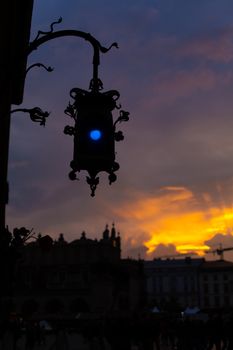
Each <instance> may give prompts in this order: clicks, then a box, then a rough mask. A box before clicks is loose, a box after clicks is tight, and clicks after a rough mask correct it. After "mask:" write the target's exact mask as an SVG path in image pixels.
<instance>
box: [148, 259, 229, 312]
mask: <svg viewBox="0 0 233 350" xmlns="http://www.w3.org/2000/svg"><path fill="white" fill-rule="evenodd" d="M144 270H145V283H146V292H147V299H148V303H149V305H153V306H157V307H159V308H161V309H163V308H164V307H167V306H168V305H169V304H170V307H172V305H173V306H176V307H177V309H183V310H184V309H186V308H187V307H189V308H193V307H198V308H200V309H215V308H232V307H233V263H232V262H228V261H224V260H217V261H206V260H205V259H203V258H200V259H192V258H190V257H187V258H185V259H166V260H162V259H154V260H151V261H145V262H144Z"/></svg>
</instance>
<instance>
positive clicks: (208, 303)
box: [204, 297, 210, 307]
mask: <svg viewBox="0 0 233 350" xmlns="http://www.w3.org/2000/svg"><path fill="white" fill-rule="evenodd" d="M204 304H205V307H208V306H209V305H210V302H209V298H208V297H205V298H204Z"/></svg>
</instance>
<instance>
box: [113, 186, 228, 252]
mask: <svg viewBox="0 0 233 350" xmlns="http://www.w3.org/2000/svg"><path fill="white" fill-rule="evenodd" d="M205 198H206V208H204V209H203V203H202V205H201V204H200V203H199V202H198V199H197V198H196V197H195V195H194V194H193V193H192V191H190V190H189V189H187V188H185V187H165V188H162V189H161V190H160V192H159V193H158V195H157V196H155V197H150V198H140V199H138V200H136V201H134V202H133V203H130V205H129V204H128V205H127V206H126V207H124V206H123V207H121V208H118V209H117V214H118V215H119V216H121V217H123V218H124V220H127V226H128V227H130V225H131V224H132V226H133V227H134V228H135V227H137V228H138V229H139V230H141V232H146V233H148V234H147V237H148V238H146V239H145V240H144V245H145V246H146V247H147V248H148V253H149V254H150V253H152V252H154V251H155V249H156V248H157V247H158V245H159V244H164V245H170V244H173V245H174V246H175V247H176V250H177V251H178V252H180V253H186V252H188V251H192V252H196V253H198V254H200V255H201V254H203V252H204V251H205V250H208V249H209V247H208V246H207V245H206V244H205V243H204V242H205V241H207V240H209V239H211V238H212V237H213V236H214V235H215V234H216V233H218V232H222V233H223V234H227V233H229V227H230V228H231V227H233V211H232V209H231V208H224V209H223V208H218V207H215V206H214V205H213V203H211V199H210V196H208V195H207V194H205V195H204V196H203V199H204V200H205Z"/></svg>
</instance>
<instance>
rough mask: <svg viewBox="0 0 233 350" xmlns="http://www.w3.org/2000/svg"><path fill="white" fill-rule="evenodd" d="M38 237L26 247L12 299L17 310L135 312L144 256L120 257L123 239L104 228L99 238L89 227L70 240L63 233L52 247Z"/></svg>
mask: <svg viewBox="0 0 233 350" xmlns="http://www.w3.org/2000/svg"><path fill="white" fill-rule="evenodd" d="M39 241H40V240H37V241H36V242H34V243H30V244H27V245H26V246H24V247H23V248H22V251H21V258H20V260H19V263H18V264H17V267H16V271H15V278H14V287H13V292H12V296H11V299H12V302H13V304H14V307H15V310H16V311H17V312H19V313H23V314H25V313H29V314H30V313H31V314H32V313H33V314H45V315H49V314H53V315H55V314H57V315H58V314H59V313H60V314H62V315H67V317H75V316H76V315H77V314H80V313H92V314H94V313H95V314H102V315H103V314H104V315H107V314H114V313H125V314H127V313H131V312H133V310H134V309H136V308H137V307H138V304H139V303H140V300H141V295H142V290H143V277H142V275H143V266H142V264H141V263H140V261H135V260H130V259H121V238H120V235H119V233H118V234H116V231H115V227H114V226H113V227H112V229H111V230H109V229H108V227H106V229H105V230H104V232H103V234H102V238H101V239H100V240H97V239H89V238H87V237H86V234H85V232H83V233H82V234H81V237H80V238H79V239H76V240H74V241H72V242H70V243H67V242H66V241H65V240H64V237H63V235H62V234H61V235H60V237H59V239H58V240H57V241H55V242H53V244H52V245H51V247H49V248H48V249H41V246H40V244H39Z"/></svg>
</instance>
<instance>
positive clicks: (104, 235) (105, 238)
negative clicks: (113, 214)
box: [103, 225, 109, 241]
mask: <svg viewBox="0 0 233 350" xmlns="http://www.w3.org/2000/svg"><path fill="white" fill-rule="evenodd" d="M103 239H104V240H105V241H106V240H108V239H109V229H108V225H106V226H105V230H104V232H103Z"/></svg>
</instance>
